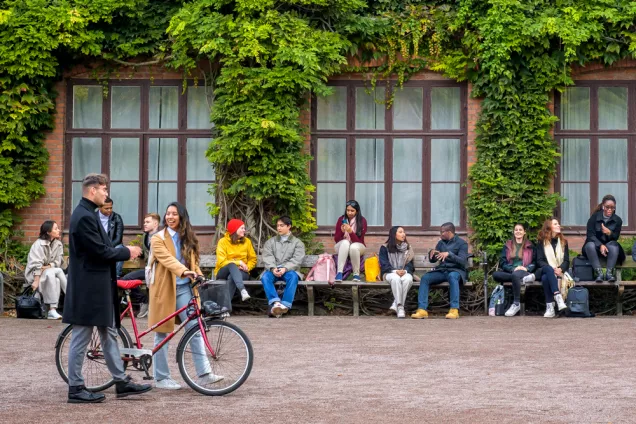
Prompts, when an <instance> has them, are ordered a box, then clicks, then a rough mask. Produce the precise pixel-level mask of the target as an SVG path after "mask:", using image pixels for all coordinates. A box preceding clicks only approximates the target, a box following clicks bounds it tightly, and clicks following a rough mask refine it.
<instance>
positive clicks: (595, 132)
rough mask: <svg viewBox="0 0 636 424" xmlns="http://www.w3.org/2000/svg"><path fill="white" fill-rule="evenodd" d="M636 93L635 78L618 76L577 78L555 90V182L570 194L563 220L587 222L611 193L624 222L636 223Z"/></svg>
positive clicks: (630, 226) (580, 224)
mask: <svg viewBox="0 0 636 424" xmlns="http://www.w3.org/2000/svg"><path fill="white" fill-rule="evenodd" d="M635 94H636V84H634V83H632V82H617V81H598V82H579V83H577V85H576V87H569V88H566V89H565V90H564V92H563V93H560V94H557V102H556V105H557V108H556V113H557V116H559V118H560V121H559V123H558V124H557V126H556V128H555V133H556V139H557V142H558V143H559V146H560V148H561V164H560V167H559V173H558V178H557V187H559V190H560V194H561V196H562V197H564V198H565V199H566V200H565V201H564V202H562V203H561V206H560V209H559V213H560V216H561V221H562V224H563V225H565V226H569V227H583V226H585V225H586V223H587V220H588V218H589V217H590V212H591V210H592V208H593V207H595V206H596V205H597V204H598V203H599V202H600V200H601V199H602V198H603V196H605V195H606V194H612V195H614V197H616V201H617V207H616V213H617V214H618V215H619V216H620V217H621V218H622V219H623V225H625V226H626V227H627V228H628V229H633V227H634V221H635V217H634V216H633V215H634V211H635V210H636V208H635V207H634V204H633V203H634V201H635V200H634V196H633V195H630V192H631V191H633V189H634V187H635V186H634V179H635V173H634V166H633V163H634V159H633V158H634V154H635V149H636V144H635V141H636V139H635V135H636V117H635V113H636V108H634V99H635V98H636V96H635ZM630 164H632V166H630Z"/></svg>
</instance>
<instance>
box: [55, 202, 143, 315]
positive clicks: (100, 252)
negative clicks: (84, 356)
mask: <svg viewBox="0 0 636 424" xmlns="http://www.w3.org/2000/svg"><path fill="white" fill-rule="evenodd" d="M96 209H97V205H96V204H95V203H93V202H91V201H90V200H88V199H85V198H82V200H80V202H79V204H78V205H77V207H76V208H75V210H74V211H73V215H71V222H70V227H69V266H68V283H67V286H66V296H65V298H64V317H63V319H62V320H63V322H65V323H67V324H76V325H86V326H98V327H112V326H113V324H115V325H116V326H117V327H119V325H120V322H119V313H117V312H118V311H119V309H118V308H119V297H118V293H117V280H116V271H115V263H116V262H117V261H126V260H128V259H130V251H129V250H128V249H115V248H114V247H113V246H112V243H111V241H110V237H108V234H106V232H105V231H104V227H102V225H101V222H99V218H98V217H97V215H96V214H95V210H96Z"/></svg>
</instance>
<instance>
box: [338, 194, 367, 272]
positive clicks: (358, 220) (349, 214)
mask: <svg viewBox="0 0 636 424" xmlns="http://www.w3.org/2000/svg"><path fill="white" fill-rule="evenodd" d="M366 232H367V220H366V219H364V217H363V216H362V213H361V212H360V204H359V203H358V202H356V201H355V200H349V201H348V202H347V204H346V207H345V213H344V215H342V216H341V217H340V218H338V222H337V223H336V234H335V236H334V241H335V242H336V246H335V249H336V253H337V254H338V269H337V273H336V281H342V271H343V270H344V267H345V264H346V263H347V258H351V267H352V268H353V281H360V257H361V256H362V255H364V252H365V250H366V246H365V244H364V235H365V234H366Z"/></svg>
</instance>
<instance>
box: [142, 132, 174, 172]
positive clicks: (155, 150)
mask: <svg viewBox="0 0 636 424" xmlns="http://www.w3.org/2000/svg"><path fill="white" fill-rule="evenodd" d="M178 151H179V142H178V139H176V138H151V139H150V140H149V143H148V179H149V180H176V179H177V166H178V159H179V155H178Z"/></svg>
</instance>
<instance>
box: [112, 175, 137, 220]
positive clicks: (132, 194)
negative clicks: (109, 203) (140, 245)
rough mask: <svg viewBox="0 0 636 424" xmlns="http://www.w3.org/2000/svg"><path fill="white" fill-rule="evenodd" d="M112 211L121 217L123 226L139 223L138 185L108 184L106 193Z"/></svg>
mask: <svg viewBox="0 0 636 424" xmlns="http://www.w3.org/2000/svg"><path fill="white" fill-rule="evenodd" d="M108 194H109V195H110V197H111V198H112V199H113V209H114V210H115V212H117V213H118V214H120V215H121V217H122V218H123V220H124V225H137V224H138V223H139V183H110V191H109V192H108Z"/></svg>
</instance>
